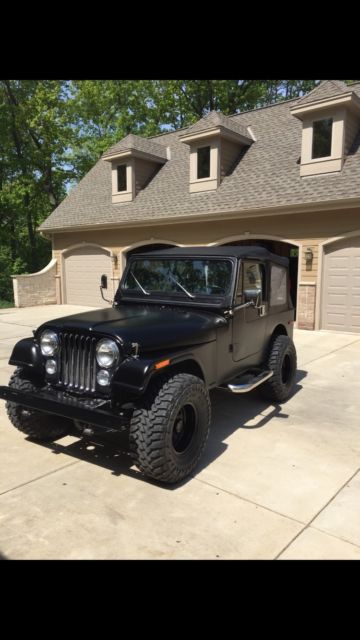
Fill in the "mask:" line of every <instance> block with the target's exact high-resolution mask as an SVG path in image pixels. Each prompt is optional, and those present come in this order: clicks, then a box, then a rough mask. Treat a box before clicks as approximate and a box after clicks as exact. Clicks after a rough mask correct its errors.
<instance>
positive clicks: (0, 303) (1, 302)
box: [0, 300, 14, 309]
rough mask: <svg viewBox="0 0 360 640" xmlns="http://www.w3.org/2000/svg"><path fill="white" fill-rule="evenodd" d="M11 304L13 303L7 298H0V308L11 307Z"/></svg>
mask: <svg viewBox="0 0 360 640" xmlns="http://www.w3.org/2000/svg"><path fill="white" fill-rule="evenodd" d="M13 306H14V303H13V302H9V300H0V309H11V308H12V307H13Z"/></svg>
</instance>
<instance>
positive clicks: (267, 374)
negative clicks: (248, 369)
mask: <svg viewBox="0 0 360 640" xmlns="http://www.w3.org/2000/svg"><path fill="white" fill-rule="evenodd" d="M273 375H274V372H273V371H261V373H259V374H258V375H257V376H254V378H253V379H252V380H251V382H245V383H244V384H228V385H227V388H228V389H229V390H230V391H231V392H232V393H248V392H249V391H252V390H253V389H255V387H258V386H259V384H262V383H263V382H265V381H266V380H269V378H271V377H272V376H273Z"/></svg>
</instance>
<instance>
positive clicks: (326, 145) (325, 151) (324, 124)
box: [311, 118, 333, 159]
mask: <svg viewBox="0 0 360 640" xmlns="http://www.w3.org/2000/svg"><path fill="white" fill-rule="evenodd" d="M332 126H333V119H332V118H324V119H323V120H315V121H314V123H313V141H312V156H311V157H312V158H313V159H314V158H326V157H328V156H331V141H332Z"/></svg>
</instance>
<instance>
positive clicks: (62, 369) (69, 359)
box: [59, 333, 97, 392]
mask: <svg viewBox="0 0 360 640" xmlns="http://www.w3.org/2000/svg"><path fill="white" fill-rule="evenodd" d="M59 339H60V352H59V383H60V384H61V385H63V386H64V387H67V388H68V389H72V390H76V391H85V392H86V391H87V392H94V391H95V384H96V363H95V345H96V342H97V339H96V338H93V337H90V336H83V335H79V334H73V333H60V334H59Z"/></svg>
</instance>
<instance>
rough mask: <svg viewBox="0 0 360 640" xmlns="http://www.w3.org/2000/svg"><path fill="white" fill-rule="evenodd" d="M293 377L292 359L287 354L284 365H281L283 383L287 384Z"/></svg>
mask: <svg viewBox="0 0 360 640" xmlns="http://www.w3.org/2000/svg"><path fill="white" fill-rule="evenodd" d="M290 377H291V360H290V357H289V356H288V355H285V357H284V360H283V363H282V367H281V381H282V383H283V384H287V383H288V382H289V380H290Z"/></svg>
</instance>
